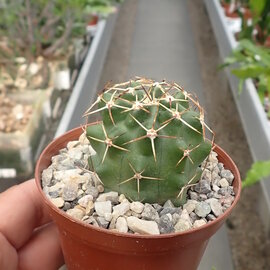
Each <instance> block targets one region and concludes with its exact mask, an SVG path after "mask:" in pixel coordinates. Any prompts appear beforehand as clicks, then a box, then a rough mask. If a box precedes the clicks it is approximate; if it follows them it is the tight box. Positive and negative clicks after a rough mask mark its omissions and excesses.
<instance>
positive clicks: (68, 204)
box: [62, 202, 71, 211]
mask: <svg viewBox="0 0 270 270" xmlns="http://www.w3.org/2000/svg"><path fill="white" fill-rule="evenodd" d="M70 208H71V204H70V203H69V202H65V203H64V206H63V208H62V209H63V210H64V211H67V210H68V209H70Z"/></svg>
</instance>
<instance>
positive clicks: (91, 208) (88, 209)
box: [85, 195, 105, 215]
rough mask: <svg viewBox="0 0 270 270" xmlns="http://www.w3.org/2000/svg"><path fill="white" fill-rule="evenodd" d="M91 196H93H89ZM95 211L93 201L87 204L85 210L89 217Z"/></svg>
mask: <svg viewBox="0 0 270 270" xmlns="http://www.w3.org/2000/svg"><path fill="white" fill-rule="evenodd" d="M86 196H88V195H86ZM89 196H91V195H89ZM94 210H95V205H94V202H93V201H89V202H88V203H87V206H86V208H85V213H86V214H87V215H92V214H93V213H94ZM104 215H105V214H104Z"/></svg>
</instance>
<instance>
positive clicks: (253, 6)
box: [238, 0, 270, 45]
mask: <svg viewBox="0 0 270 270" xmlns="http://www.w3.org/2000/svg"><path fill="white" fill-rule="evenodd" d="M248 7H249V8H250V11H251V14H252V19H251V20H250V18H246V17H245V16H244V14H243V12H241V11H240V9H238V14H239V16H240V17H241V19H242V27H241V28H242V30H241V32H240V33H238V39H240V40H241V39H250V40H254V41H255V43H259V44H261V45H264V44H265V42H266V41H267V38H268V37H269V35H270V1H269V0H249V1H248Z"/></svg>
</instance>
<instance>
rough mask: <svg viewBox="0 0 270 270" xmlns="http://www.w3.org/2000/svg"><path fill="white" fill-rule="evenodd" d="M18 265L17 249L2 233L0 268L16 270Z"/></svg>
mask: <svg viewBox="0 0 270 270" xmlns="http://www.w3.org/2000/svg"><path fill="white" fill-rule="evenodd" d="M17 265H18V256H17V251H16V249H15V248H14V247H13V246H12V245H11V244H10V243H9V242H8V240H7V239H6V238H5V236H4V235H3V234H2V233H0V269H5V270H15V269H17Z"/></svg>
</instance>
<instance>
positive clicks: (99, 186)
mask: <svg viewBox="0 0 270 270" xmlns="http://www.w3.org/2000/svg"><path fill="white" fill-rule="evenodd" d="M97 190H98V192H99V193H101V192H103V191H104V186H103V185H98V186H97Z"/></svg>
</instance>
